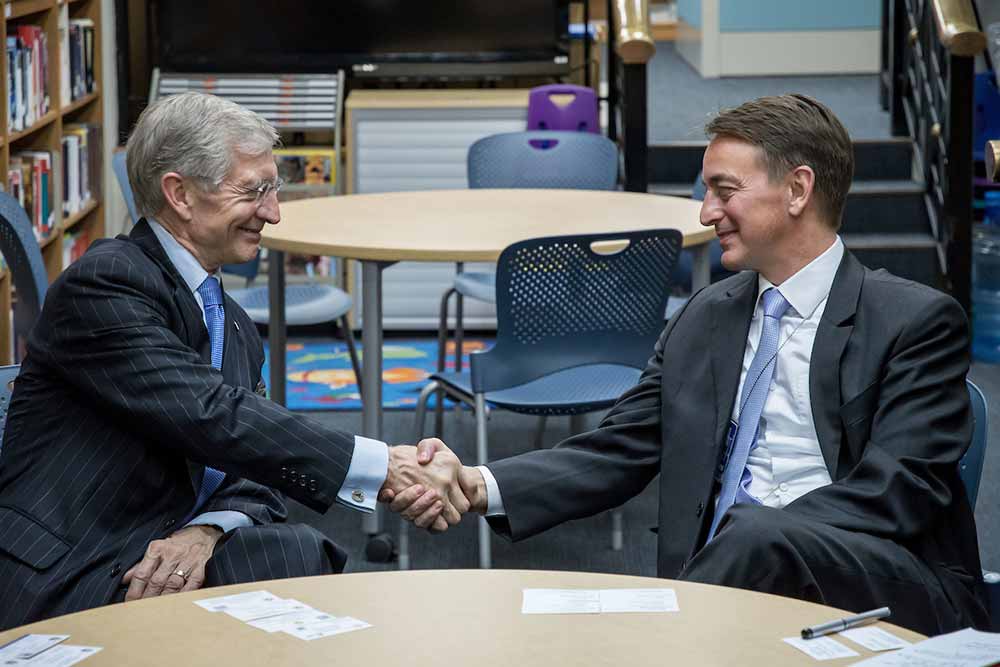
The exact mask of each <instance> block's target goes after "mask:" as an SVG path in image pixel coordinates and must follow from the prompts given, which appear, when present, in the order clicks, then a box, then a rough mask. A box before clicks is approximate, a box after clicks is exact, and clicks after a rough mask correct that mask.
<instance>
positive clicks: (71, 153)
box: [62, 123, 102, 216]
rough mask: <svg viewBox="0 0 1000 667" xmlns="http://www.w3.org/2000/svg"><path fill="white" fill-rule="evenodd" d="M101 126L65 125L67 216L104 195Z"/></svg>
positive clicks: (64, 182) (65, 196)
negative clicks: (102, 189) (101, 194)
mask: <svg viewBox="0 0 1000 667" xmlns="http://www.w3.org/2000/svg"><path fill="white" fill-rule="evenodd" d="M101 136H102V132H101V126H100V125H98V124H96V123H66V124H64V125H63V137H62V149H63V181H62V184H63V201H62V206H63V215H67V216H69V215H73V214H74V213H77V212H78V211H80V210H81V209H82V208H83V207H85V206H86V205H87V203H88V202H90V201H91V200H93V199H96V198H97V196H98V195H99V194H100V192H101V183H102V181H101V145H102V141H101Z"/></svg>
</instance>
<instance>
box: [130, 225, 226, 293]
mask: <svg viewBox="0 0 1000 667" xmlns="http://www.w3.org/2000/svg"><path fill="white" fill-rule="evenodd" d="M146 222H148V223H149V226H150V227H151V228H152V229H153V233H154V234H156V240H158V241H159V242H160V245H161V246H163V250H164V252H166V253H167V257H168V258H169V259H170V262H171V263H172V264H173V265H174V268H175V269H177V272H178V273H180V274H181V278H183V279H184V283H185V284H186V285H187V286H188V289H189V290H191V293H192V294H195V293H197V292H198V288H199V287H201V284H202V283H203V282H205V278H207V277H208V276H209V275H210V274H209V273H208V271H206V270H205V269H204V268H203V267H202V265H201V264H200V263H199V262H198V260H197V259H195V256H194V255H192V254H191V251H190V250H188V249H187V248H185V247H184V246H182V245H181V244H180V243H179V242H178V241H177V239H175V238H174V236H173V234H171V233H170V232H169V231H167V229H166V227H164V226H163V225H161V224H160V223H158V222H157V221H156V220H153V219H152V218H146ZM213 275H214V274H213Z"/></svg>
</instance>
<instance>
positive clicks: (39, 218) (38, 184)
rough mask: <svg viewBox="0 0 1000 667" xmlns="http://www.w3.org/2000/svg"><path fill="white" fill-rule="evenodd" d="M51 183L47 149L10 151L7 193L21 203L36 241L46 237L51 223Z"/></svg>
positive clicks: (49, 155)
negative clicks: (14, 152) (12, 153)
mask: <svg viewBox="0 0 1000 667" xmlns="http://www.w3.org/2000/svg"><path fill="white" fill-rule="evenodd" d="M17 174H19V176H18V175H17ZM52 185H53V184H52V154H51V153H50V152H49V151H21V152H20V153H16V154H14V155H11V157H10V163H9V164H8V167H7V187H8V189H9V190H10V192H11V196H15V197H16V198H17V200H18V202H20V203H21V205H22V206H24V210H25V212H27V214H28V219H29V220H30V221H31V226H32V228H33V229H34V231H35V238H36V239H37V240H38V241H42V240H44V239H46V238H48V237H49V235H50V234H51V233H52V229H53V228H54V227H55V211H54V210H53V209H52ZM15 186H16V187H17V192H16V193H15Z"/></svg>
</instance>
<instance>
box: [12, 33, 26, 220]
mask: <svg viewBox="0 0 1000 667" xmlns="http://www.w3.org/2000/svg"><path fill="white" fill-rule="evenodd" d="M23 69H24V49H23V48H22V47H20V46H18V47H17V50H16V51H15V52H14V71H13V72H12V73H10V74H9V76H13V77H14V100H15V109H14V118H13V121H14V122H13V125H12V127H13V128H14V131H15V132H17V131H19V130H23V129H24V74H23ZM22 205H23V202H22Z"/></svg>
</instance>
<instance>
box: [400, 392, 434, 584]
mask: <svg viewBox="0 0 1000 667" xmlns="http://www.w3.org/2000/svg"><path fill="white" fill-rule="evenodd" d="M440 386H441V385H440V383H438V382H437V381H436V380H432V381H431V382H428V383H427V386H425V387H424V388H423V389H421V390H420V396H418V397H417V405H416V409H415V410H414V411H413V412H414V418H413V422H414V423H413V442H415V443H416V442H420V441H421V440H422V439H423V437H424V421H425V419H426V417H427V399H428V398H430V395H431V394H433V393H434V392H436V391H438V389H439V388H440ZM398 541H399V546H398V552H397V553H398V554H399V555H398V559H399V560H398V561H397V565H398V566H399V569H400V570H409V569H410V522H409V521H407V520H406V519H404V518H403V517H399V540H398Z"/></svg>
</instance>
